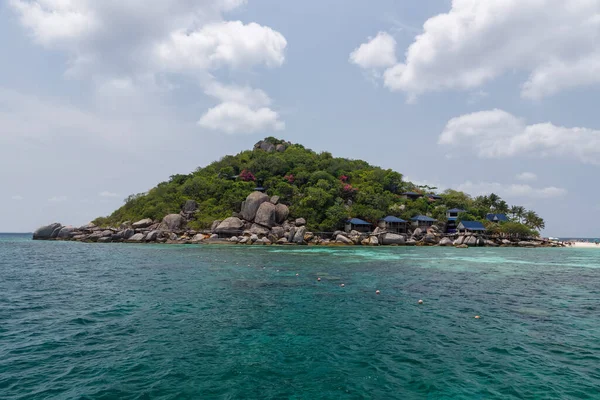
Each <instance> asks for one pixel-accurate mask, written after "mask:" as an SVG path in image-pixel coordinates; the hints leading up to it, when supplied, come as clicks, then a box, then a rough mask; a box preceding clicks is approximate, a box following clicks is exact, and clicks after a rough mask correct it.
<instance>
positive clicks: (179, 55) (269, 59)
mask: <svg viewBox="0 0 600 400" xmlns="http://www.w3.org/2000/svg"><path fill="white" fill-rule="evenodd" d="M286 46H287V41H286V40H285V38H284V37H283V35H282V34H281V33H279V32H276V31H274V30H273V29H271V28H269V27H266V26H261V25H259V24H256V23H250V24H248V25H244V24H243V23H242V22H241V21H224V22H218V23H212V24H209V25H206V26H204V27H202V28H201V29H200V30H198V31H195V32H191V33H188V32H186V31H178V32H173V33H172V34H171V37H170V38H169V40H167V41H165V42H163V43H161V44H159V45H158V46H157V48H156V55H157V57H158V59H159V60H160V62H161V63H162V65H164V67H165V69H167V70H174V71H181V70H196V69H201V70H204V69H206V70H210V69H215V68H219V67H222V66H230V67H234V68H243V67H249V66H253V65H260V64H264V65H266V66H267V67H279V66H281V65H282V64H283V61H284V59H285V56H284V51H285V48H286Z"/></svg>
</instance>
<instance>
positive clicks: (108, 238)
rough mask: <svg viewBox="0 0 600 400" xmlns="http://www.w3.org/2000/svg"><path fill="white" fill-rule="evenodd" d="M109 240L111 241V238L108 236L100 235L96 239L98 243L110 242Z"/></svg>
mask: <svg viewBox="0 0 600 400" xmlns="http://www.w3.org/2000/svg"><path fill="white" fill-rule="evenodd" d="M110 242H112V238H111V237H109V236H106V237H101V238H100V239H98V243H110Z"/></svg>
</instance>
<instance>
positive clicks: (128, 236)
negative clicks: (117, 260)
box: [123, 228, 135, 240]
mask: <svg viewBox="0 0 600 400" xmlns="http://www.w3.org/2000/svg"><path fill="white" fill-rule="evenodd" d="M133 235H135V230H133V229H131V228H130V229H125V230H124V231H123V239H125V240H129V239H131V237H132V236H133Z"/></svg>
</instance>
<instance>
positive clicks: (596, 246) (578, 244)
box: [569, 242, 600, 249]
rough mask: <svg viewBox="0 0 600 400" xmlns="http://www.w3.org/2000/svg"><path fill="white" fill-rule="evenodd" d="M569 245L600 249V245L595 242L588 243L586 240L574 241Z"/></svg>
mask: <svg viewBox="0 0 600 400" xmlns="http://www.w3.org/2000/svg"><path fill="white" fill-rule="evenodd" d="M569 247H573V248H579V249H600V245H597V244H595V243H586V242H573V244H572V245H571V246H569Z"/></svg>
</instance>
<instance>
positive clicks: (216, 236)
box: [210, 233, 219, 239]
mask: <svg viewBox="0 0 600 400" xmlns="http://www.w3.org/2000/svg"><path fill="white" fill-rule="evenodd" d="M210 238H211V239H218V238H219V235H217V234H216V233H213V234H212V235H210Z"/></svg>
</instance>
